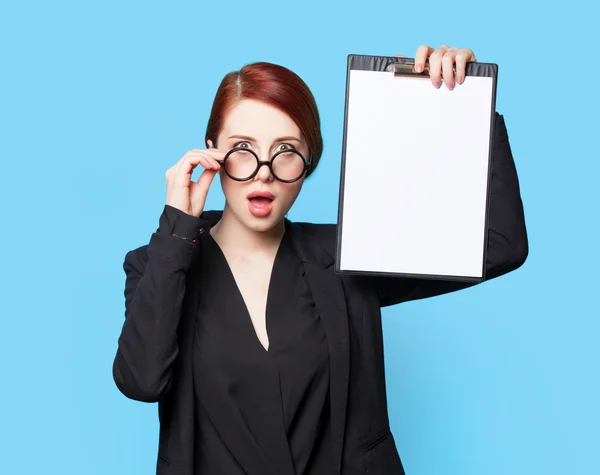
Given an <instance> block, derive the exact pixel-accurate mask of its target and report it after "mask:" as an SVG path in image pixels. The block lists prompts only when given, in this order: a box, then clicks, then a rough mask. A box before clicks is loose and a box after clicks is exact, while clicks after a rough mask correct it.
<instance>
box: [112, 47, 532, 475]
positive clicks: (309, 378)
mask: <svg viewBox="0 0 600 475" xmlns="http://www.w3.org/2000/svg"><path fill="white" fill-rule="evenodd" d="M427 59H428V60H429V65H430V76H431V79H432V82H433V85H434V86H435V87H440V86H441V84H442V80H443V82H444V83H445V85H446V87H448V88H449V89H452V88H453V87H454V86H455V82H456V83H459V84H460V83H461V82H462V81H463V80H464V75H465V66H466V63H467V62H469V61H473V60H475V57H474V55H473V53H472V52H471V51H470V50H466V49H464V50H461V49H457V48H447V47H446V46H442V47H441V48H439V49H436V50H434V49H432V48H429V47H427V46H422V47H420V48H419V49H418V50H417V53H416V55H415V64H416V65H415V69H416V70H419V69H421V70H422V68H423V66H424V63H425V61H426V60H427ZM206 144H207V147H208V149H206V150H191V151H189V152H188V153H186V154H185V155H184V156H183V158H181V160H179V162H177V163H176V164H175V165H174V166H172V167H171V168H170V169H169V170H168V171H167V173H166V181H167V199H166V205H165V208H164V211H163V213H162V215H161V217H160V221H159V222H160V225H159V228H158V230H157V232H156V233H154V234H153V235H152V237H151V239H150V243H149V244H148V245H147V246H143V247H141V248H139V249H136V250H134V251H131V252H129V253H128V254H127V256H126V258H125V263H124V269H125V272H126V275H127V280H126V288H125V297H126V312H125V313H126V320H125V324H124V326H123V329H122V333H121V336H120V338H119V345H118V351H117V355H116V357H115V361H114V367H113V373H114V378H115V382H116V384H117V386H118V387H119V389H120V390H121V391H122V392H123V393H124V394H125V395H126V396H128V397H130V398H132V399H136V400H140V401H147V402H156V401H157V402H158V403H159V416H160V439H159V447H158V463H157V473H158V474H162V475H165V474H170V475H175V474H177V475H200V474H201V475H212V474H226V475H236V474H256V475H265V474H298V475H299V474H306V475H309V474H310V475H317V474H345V475H352V474H357V475H358V474H366V473H369V474H382V475H395V474H402V473H404V471H403V469H402V464H401V462H400V459H399V456H398V453H397V450H396V446H395V443H394V439H393V436H392V434H391V433H390V428H389V422H388V414H387V401H386V392H385V380H384V365H383V361H384V359H383V345H382V329H381V318H380V308H381V307H382V306H386V305H392V304H397V303H400V302H404V301H407V300H414V299H419V298H425V297H430V296H433V295H439V294H443V293H446V292H450V291H454V290H458V289H461V288H465V287H467V284H464V283H457V282H442V281H426V280H413V279H405V278H384V277H377V278H373V277H361V276H340V275H337V274H335V273H334V271H333V268H334V266H333V263H334V257H333V256H334V255H335V234H336V231H335V226H333V225H313V224H297V223H291V222H289V221H287V220H286V219H285V215H286V213H287V212H288V211H289V209H290V207H291V206H292V204H293V203H294V201H295V199H296V197H297V196H298V193H299V192H300V189H301V188H302V184H303V181H304V179H305V178H306V177H307V176H309V175H310V173H312V172H313V171H314V170H315V168H316V167H317V165H318V163H319V158H320V156H321V151H322V139H321V133H320V126H319V115H318V112H317V107H316V104H315V102H314V99H313V96H312V94H311V93H310V91H309V90H308V88H307V87H306V85H305V84H304V82H303V81H302V80H301V79H300V78H299V77H298V76H296V75H295V74H294V73H292V72H291V71H289V70H287V69H285V68H283V67H280V66H276V65H272V64H268V63H256V64H252V65H249V66H246V67H244V68H243V69H242V70H241V71H240V72H235V73H230V74H228V75H227V76H226V77H225V78H224V80H223V82H222V83H221V85H220V87H219V89H218V91H217V94H216V98H215V101H214V105H213V109H212V113H211V116H210V119H209V123H208V127H207V131H206ZM196 166H202V167H203V168H204V171H203V172H202V174H201V176H200V178H199V179H198V181H197V182H192V181H191V176H192V172H193V170H194V168H195V167H196ZM217 173H219V175H220V179H221V184H222V188H223V191H224V194H225V198H226V204H225V208H224V210H223V212H204V204H205V199H206V194H207V192H208V189H209V186H210V184H211V181H212V180H213V178H214V177H215V175H216V174H217ZM491 187H492V189H491V193H490V196H491V198H490V216H489V238H488V249H487V262H486V275H487V278H488V279H489V278H494V277H497V276H499V275H502V274H505V273H507V272H509V271H512V270H514V269H516V268H518V267H519V266H520V265H521V264H522V263H523V262H524V261H525V259H526V257H527V252H528V244H527V236H526V231H525V223H524V218H523V208H522V204H521V198H520V193H519V184H518V179H517V175H516V171H515V166H514V163H513V160H512V155H511V151H510V146H509V144H508V137H507V133H506V129H505V126H504V121H503V118H502V116H500V115H497V120H496V130H495V137H494V149H493V165H492V182H491Z"/></svg>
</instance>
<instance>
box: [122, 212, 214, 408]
mask: <svg viewBox="0 0 600 475" xmlns="http://www.w3.org/2000/svg"><path fill="white" fill-rule="evenodd" d="M206 227H207V223H206V221H204V220H203V219H200V218H196V217H194V216H190V215H187V214H186V213H183V212H182V211H179V210H178V209H176V208H173V207H171V206H168V205H167V206H165V209H164V211H163V213H162V215H161V217H160V220H159V228H158V230H157V232H156V233H154V234H153V235H152V237H151V239H150V243H149V244H148V245H147V246H144V247H141V248H139V249H136V250H134V251H130V252H128V253H127V255H126V257H125V262H124V264H123V268H124V270H125V274H126V282H125V323H124V325H123V328H122V331H121V335H120V337H119V341H118V349H117V354H116V356H115V359H114V363H113V377H114V380H115V383H116V385H117V387H118V388H119V390H120V391H121V392H122V393H123V394H124V395H125V396H127V397H129V398H131V399H135V400H139V401H145V402H155V401H158V400H159V399H160V397H161V396H162V395H164V394H165V393H166V392H167V391H168V390H169V388H170V381H171V375H172V369H173V362H174V361H175V358H176V357H177V354H178V345H177V328H178V325H179V320H180V316H181V310H182V305H183V301H184V296H185V293H186V277H187V271H188V269H189V268H190V266H191V265H192V264H193V261H194V259H195V258H196V257H197V256H198V254H199V249H200V247H199V246H198V244H196V243H194V242H193V241H194V240H196V239H197V238H198V236H199V233H200V232H201V230H203V229H204V228H206Z"/></svg>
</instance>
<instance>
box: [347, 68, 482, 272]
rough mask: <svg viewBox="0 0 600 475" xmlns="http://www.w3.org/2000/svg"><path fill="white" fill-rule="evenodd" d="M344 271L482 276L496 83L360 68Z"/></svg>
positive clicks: (350, 113)
mask: <svg viewBox="0 0 600 475" xmlns="http://www.w3.org/2000/svg"><path fill="white" fill-rule="evenodd" d="M348 88H349V97H348V104H347V125H346V151H345V164H344V168H345V170H344V188H343V195H342V197H341V203H340V206H341V222H342V230H341V241H340V245H341V248H340V254H339V255H340V262H339V268H340V271H357V272H385V273H400V274H404V273H406V274H415V275H417V274H424V275H431V276H435V275H437V276H454V277H469V278H472V277H475V278H481V277H482V271H483V256H484V242H485V224H486V223H485V221H486V200H487V187H488V164H489V146H490V117H491V108H492V92H493V81H492V78H488V77H474V76H467V78H466V80H465V82H464V83H463V84H462V85H460V86H458V85H457V86H456V87H455V89H454V90H453V91H448V90H447V89H446V88H445V86H442V87H441V88H440V89H436V88H435V87H433V85H432V84H431V81H430V80H429V79H428V78H422V77H419V78H410V77H394V74H393V73H390V72H380V71H360V70H351V71H350V76H349V84H348Z"/></svg>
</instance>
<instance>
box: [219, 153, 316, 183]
mask: <svg viewBox="0 0 600 475" xmlns="http://www.w3.org/2000/svg"><path fill="white" fill-rule="evenodd" d="M258 163H259V161H258V157H257V156H256V155H255V154H253V153H252V152H251V151H249V150H235V151H233V152H231V153H230V154H229V155H228V156H227V158H226V160H225V171H226V172H227V174H228V175H229V176H231V177H232V178H235V179H238V180H247V179H249V178H250V177H252V175H254V173H255V172H256V170H257V167H258ZM305 166H306V165H305V161H304V159H303V158H302V156H301V155H300V154H299V153H298V152H296V151H295V150H287V151H285V152H281V153H279V154H277V155H275V156H274V157H273V158H272V160H271V169H272V173H273V175H274V176H275V178H277V179H279V180H283V181H291V180H297V179H299V178H300V177H301V176H302V174H303V173H304V170H305Z"/></svg>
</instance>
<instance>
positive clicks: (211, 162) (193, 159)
mask: <svg viewBox="0 0 600 475" xmlns="http://www.w3.org/2000/svg"><path fill="white" fill-rule="evenodd" d="M224 157H225V152H224V151H222V150H217V149H209V150H199V149H192V150H190V151H189V152H187V153H186V154H185V155H184V156H183V157H182V159H181V160H180V163H179V166H178V167H177V168H178V170H177V172H179V169H181V168H182V167H183V168H184V169H185V170H186V172H187V171H190V166H191V167H192V168H191V170H193V169H194V168H195V167H196V166H197V165H199V164H200V165H202V166H203V167H204V168H215V169H218V168H220V166H221V165H220V164H219V162H218V160H222V159H223V158H224Z"/></svg>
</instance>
